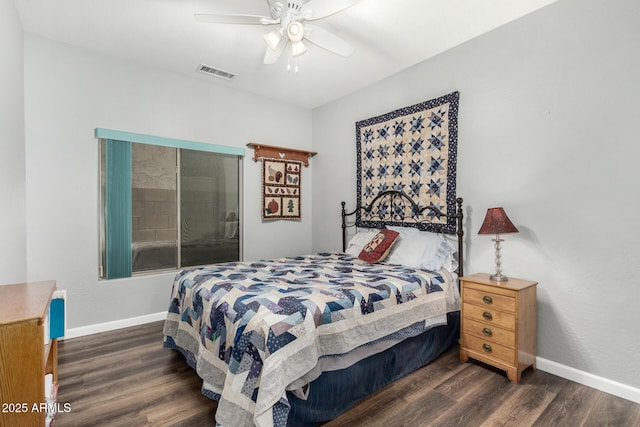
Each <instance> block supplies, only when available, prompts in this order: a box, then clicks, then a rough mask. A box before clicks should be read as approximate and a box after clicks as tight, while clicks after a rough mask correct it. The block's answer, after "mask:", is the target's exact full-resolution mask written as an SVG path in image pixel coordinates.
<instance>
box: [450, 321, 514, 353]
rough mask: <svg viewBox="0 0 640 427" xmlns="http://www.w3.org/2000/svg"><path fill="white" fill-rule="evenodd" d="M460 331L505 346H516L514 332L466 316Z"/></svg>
mask: <svg viewBox="0 0 640 427" xmlns="http://www.w3.org/2000/svg"><path fill="white" fill-rule="evenodd" d="M462 333H463V334H469V335H475V336H476V337H479V338H482V339H485V340H487V341H491V342H494V343H497V344H502V345H504V346H507V347H512V348H515V346H516V333H515V332H513V331H508V330H506V329H502V328H498V327H495V326H494V325H490V324H487V322H478V321H476V320H471V319H468V318H467V319H465V320H464V326H463V328H462Z"/></svg>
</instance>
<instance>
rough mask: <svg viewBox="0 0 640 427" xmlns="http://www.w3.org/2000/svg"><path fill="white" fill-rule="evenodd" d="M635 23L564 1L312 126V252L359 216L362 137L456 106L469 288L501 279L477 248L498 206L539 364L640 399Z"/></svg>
mask: <svg viewBox="0 0 640 427" xmlns="http://www.w3.org/2000/svg"><path fill="white" fill-rule="evenodd" d="M638 22H640V3H638V2H637V1H635V0H616V1H613V2H605V1H600V0H588V1H578V0H560V1H559V2H557V3H554V4H552V5H550V6H547V7H545V8H543V9H541V10H539V11H537V12H534V13H532V14H530V15H528V16H525V17H523V18H521V19H519V20H517V21H514V22H512V23H510V24H507V25H505V26H503V27H501V28H499V29H496V30H495V31H492V32H490V33H488V34H485V35H483V36H480V37H478V38H476V39H474V40H472V41H470V42H468V43H465V44H464V45H462V46H459V47H457V48H454V49H452V50H450V51H448V52H445V53H443V54H441V55H439V56H437V57H435V58H433V59H431V60H428V61H425V62H423V63H420V64H418V65H416V66H414V67H411V68H409V69H407V70H405V71H403V72H401V73H399V74H398V75H395V76H393V77H391V78H388V79H385V80H384V81H381V82H379V83H378V84H376V85H373V86H371V87H370V88H368V89H367V90H363V91H360V92H357V93H355V94H353V95H350V96H347V97H345V98H343V99H342V100H339V101H336V102H334V103H331V104H328V105H326V106H323V107H321V108H318V109H316V110H314V114H313V144H314V150H317V151H321V152H322V153H323V155H322V156H318V158H317V160H316V161H315V163H314V169H313V173H314V177H315V179H314V218H315V219H316V221H314V234H313V237H314V249H315V250H329V249H339V240H338V239H337V238H336V237H337V236H339V234H340V231H339V216H338V213H339V203H340V201H341V200H346V201H347V202H348V206H349V207H353V206H354V202H355V199H356V189H355V173H356V171H355V161H356V157H355V122H356V121H358V120H362V119H366V118H369V117H373V116H375V115H379V114H383V113H386V112H388V111H392V110H394V109H396V108H400V107H405V106H408V105H412V104H414V103H417V102H420V101H425V100H428V99H431V98H434V97H436V96H440V95H443V94H447V93H450V92H452V91H454V90H459V91H460V115H459V150H458V195H459V196H462V197H464V199H465V205H466V208H465V213H466V215H467V219H466V224H465V225H466V233H467V234H466V248H467V257H466V266H465V267H466V272H468V273H473V272H478V271H485V272H492V270H493V266H494V263H493V259H494V256H493V247H492V242H491V241H490V236H478V235H477V233H478V229H479V228H480V225H481V223H482V220H483V218H484V214H485V212H486V209H487V208H490V207H494V206H503V207H504V208H505V210H506V212H507V213H508V215H509V217H510V218H511V220H512V221H513V222H514V223H515V225H516V226H517V227H518V228H519V229H520V233H518V234H510V235H505V236H504V238H505V242H504V243H503V267H504V272H505V274H507V275H511V276H514V277H521V278H525V279H533V280H537V281H539V282H540V285H539V287H538V334H537V344H538V355H539V356H540V357H542V358H545V359H548V360H551V361H554V362H557V363H560V364H563V365H566V366H570V367H574V368H577V369H579V370H582V371H586V372H589V373H592V374H595V375H597V376H601V377H604V378H608V379H612V380H614V381H618V382H621V383H623V384H629V385H631V386H634V387H639V386H640V359H638V357H637V355H638V353H640V340H638V331H637V325H639V324H640V311H639V310H637V307H636V306H637V301H638V300H640V279H639V278H640V274H638V262H637V260H638V259H640V248H639V246H638V244H637V242H638V241H639V240H640V230H639V229H638V227H637V226H636V224H637V219H636V217H637V212H638V211H639V210H640V192H638V190H637V189H636V188H635V186H636V184H635V183H636V182H637V181H638V179H640V172H639V171H638V168H637V159H638V157H639V155H640V144H638V132H637V126H636V123H637V116H638V112H639V110H638V99H640V83H639V82H640V81H639V80H638V76H640V49H638V40H640V25H638ZM332 230H335V232H333V233H332V232H331V231H332Z"/></svg>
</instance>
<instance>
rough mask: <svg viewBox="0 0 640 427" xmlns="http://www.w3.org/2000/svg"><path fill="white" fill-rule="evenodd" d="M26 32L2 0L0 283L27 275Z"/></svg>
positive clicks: (9, 281)
mask: <svg viewBox="0 0 640 427" xmlns="http://www.w3.org/2000/svg"><path fill="white" fill-rule="evenodd" d="M23 50H24V49H23V36H22V26H21V24H20V19H19V18H18V13H17V12H16V9H15V6H14V5H13V2H12V1H9V0H7V1H0V52H2V59H0V130H1V131H0V133H1V137H0V153H1V154H0V200H2V209H0V236H1V237H0V284H8V283H16V282H23V281H24V280H25V279H26V274H27V263H26V255H27V250H26V229H25V173H26V172H25V154H24V95H23V86H24V84H23V80H24V79H23V70H24V66H23V61H22V57H23Z"/></svg>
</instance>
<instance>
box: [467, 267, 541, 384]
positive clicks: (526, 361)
mask: <svg viewBox="0 0 640 427" xmlns="http://www.w3.org/2000/svg"><path fill="white" fill-rule="evenodd" d="M536 285H537V282H531V281H528V280H520V279H512V278H509V280H508V281H506V282H493V281H491V280H489V275H488V274H483V273H478V274H473V275H471V276H464V277H461V278H460V291H461V295H462V310H461V314H462V316H461V317H462V321H461V322H462V324H461V329H460V360H462V361H464V362H466V361H467V360H468V359H469V358H470V357H471V358H473V359H476V360H480V361H482V362H484V363H487V364H489V365H492V366H494V367H496V368H498V369H503V370H505V371H507V377H508V378H509V380H511V382H514V383H516V384H518V383H519V382H520V377H521V375H522V371H524V370H525V369H527V368H528V367H532V368H534V369H535V366H536Z"/></svg>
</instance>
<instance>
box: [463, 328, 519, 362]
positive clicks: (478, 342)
mask: <svg viewBox="0 0 640 427" xmlns="http://www.w3.org/2000/svg"><path fill="white" fill-rule="evenodd" d="M464 340H465V341H466V345H465V347H466V348H467V349H468V350H470V351H473V352H476V353H478V354H483V355H486V356H489V357H493V358H495V359H499V360H501V361H503V362H505V363H508V364H510V365H513V364H514V363H515V354H516V351H515V349H513V348H509V347H505V346H503V345H500V344H496V343H494V342H491V341H489V340H484V339H482V338H479V337H474V336H473V335H465V336H464Z"/></svg>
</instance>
